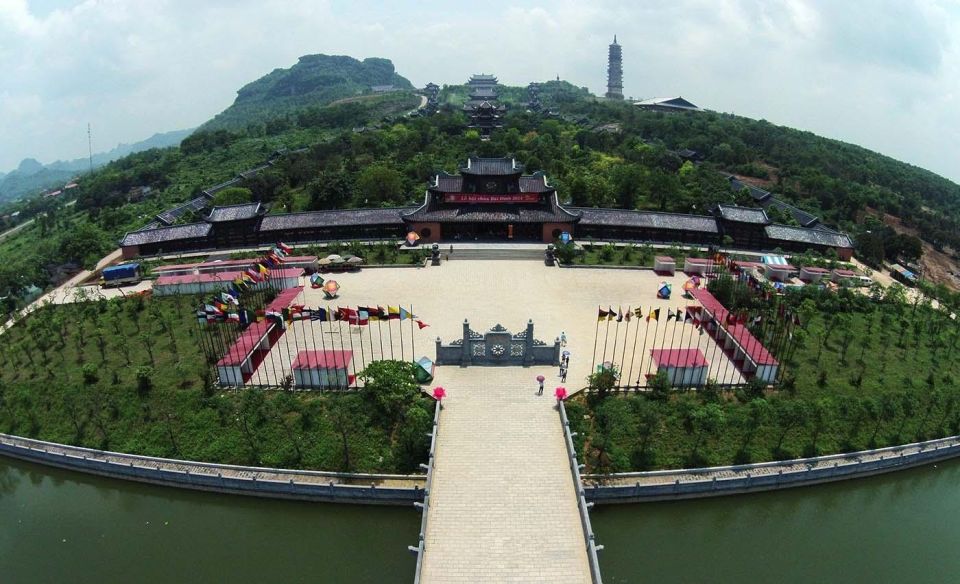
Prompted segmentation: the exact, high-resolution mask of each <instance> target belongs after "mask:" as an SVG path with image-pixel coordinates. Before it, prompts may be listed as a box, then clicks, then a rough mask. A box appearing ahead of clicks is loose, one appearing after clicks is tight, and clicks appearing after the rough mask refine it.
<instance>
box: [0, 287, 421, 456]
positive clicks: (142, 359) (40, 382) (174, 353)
mask: <svg viewBox="0 0 960 584" xmlns="http://www.w3.org/2000/svg"><path fill="white" fill-rule="evenodd" d="M195 300H196V299H194V298H187V297H172V298H155V299H152V298H149V297H146V298H145V297H134V298H126V299H114V300H110V301H100V302H89V303H81V304H70V305H58V306H49V307H46V308H43V309H40V310H38V311H36V312H34V313H33V314H32V315H30V316H29V317H28V318H27V319H26V320H24V321H22V322H20V323H18V324H17V325H16V326H14V327H13V328H11V329H10V330H9V331H7V332H6V333H4V334H3V336H2V337H0V342H2V347H3V349H2V352H0V432H4V433H9V434H17V435H21V436H27V437H31V438H39V439H42V440H49V441H54V442H62V443H66V444H74V445H80V446H87V447H92V448H102V449H109V450H116V451H120V452H129V453H136V454H146V455H151V456H164V457H176V458H185V459H192V460H203V461H208V462H218V463H229V464H252V465H263V466H277V467H288V468H307V469H317V470H337V471H353V472H414V471H416V470H417V465H418V464H419V463H420V462H423V461H425V460H426V453H427V449H428V448H429V440H428V439H427V438H426V436H425V433H426V432H428V431H429V429H430V425H431V423H432V417H433V409H432V408H433V403H432V400H430V399H428V398H424V397H421V396H419V395H418V394H416V393H415V392H411V393H408V394H406V397H404V398H403V399H402V400H399V401H398V402H397V403H394V404H393V406H392V409H391V410H389V411H386V410H384V411H380V410H378V409H377V408H376V407H371V406H370V399H369V396H365V395H363V392H356V393H350V394H326V393H324V394H321V393H319V392H317V393H314V392H283V391H275V392H267V391H262V390H242V391H233V390H229V391H228V390H223V389H220V388H218V387H216V386H215V385H214V384H213V381H214V379H213V378H212V376H211V373H210V368H209V367H208V366H207V364H206V363H204V357H203V351H202V350H201V349H200V347H199V346H198V337H199V328H198V325H197V323H196V318H195V316H194V305H195ZM210 326H219V325H210Z"/></svg>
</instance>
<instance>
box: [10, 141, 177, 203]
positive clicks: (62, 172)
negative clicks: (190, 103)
mask: <svg viewBox="0 0 960 584" xmlns="http://www.w3.org/2000/svg"><path fill="white" fill-rule="evenodd" d="M191 132H193V130H192V129H189V130H174V131H172V132H163V133H159V134H154V135H153V136H150V137H149V138H147V139H146V140H141V141H139V142H134V143H133V144H119V145H118V146H116V147H115V148H112V149H111V150H109V151H107V152H98V153H96V154H94V155H93V167H94V168H100V167H101V166H103V165H105V164H107V163H110V162H113V161H114V160H118V159H120V158H123V157H124V156H127V155H128V154H133V153H135V152H142V151H144V150H150V149H151V148H167V147H168V146H178V145H179V144H180V142H181V141H182V140H183V139H184V138H186V137H187V136H189V135H190V133H191ZM89 169H90V158H88V157H83V158H75V159H73V160H57V161H56V162H51V163H50V164H41V163H40V162H38V161H37V160H36V159H33V158H25V159H23V161H21V162H20V165H19V166H17V169H16V170H13V171H11V172H10V173H9V174H4V173H2V172H0V202H4V201H11V200H15V199H19V198H21V197H24V196H28V195H32V194H35V193H38V192H40V191H42V190H44V189H48V188H53V187H58V186H62V185H63V184H64V183H66V182H68V181H69V180H70V179H72V178H73V177H75V176H76V175H78V174H82V173H84V172H87V171H88V170H89Z"/></svg>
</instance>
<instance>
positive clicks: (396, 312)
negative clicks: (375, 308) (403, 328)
mask: <svg viewBox="0 0 960 584" xmlns="http://www.w3.org/2000/svg"><path fill="white" fill-rule="evenodd" d="M387 318H388V319H389V320H398V319H399V318H400V309H399V308H397V307H396V306H387Z"/></svg>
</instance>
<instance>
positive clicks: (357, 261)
mask: <svg viewBox="0 0 960 584" xmlns="http://www.w3.org/2000/svg"><path fill="white" fill-rule="evenodd" d="M347 263H348V264H353V265H358V264H362V263H363V258H361V257H357V256H350V257H348V258H347Z"/></svg>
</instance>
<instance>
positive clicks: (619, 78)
mask: <svg viewBox="0 0 960 584" xmlns="http://www.w3.org/2000/svg"><path fill="white" fill-rule="evenodd" d="M607 98H608V99H623V53H622V52H621V51H620V45H618V44H617V35H613V44H612V45H610V51H609V53H608V56H607Z"/></svg>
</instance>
